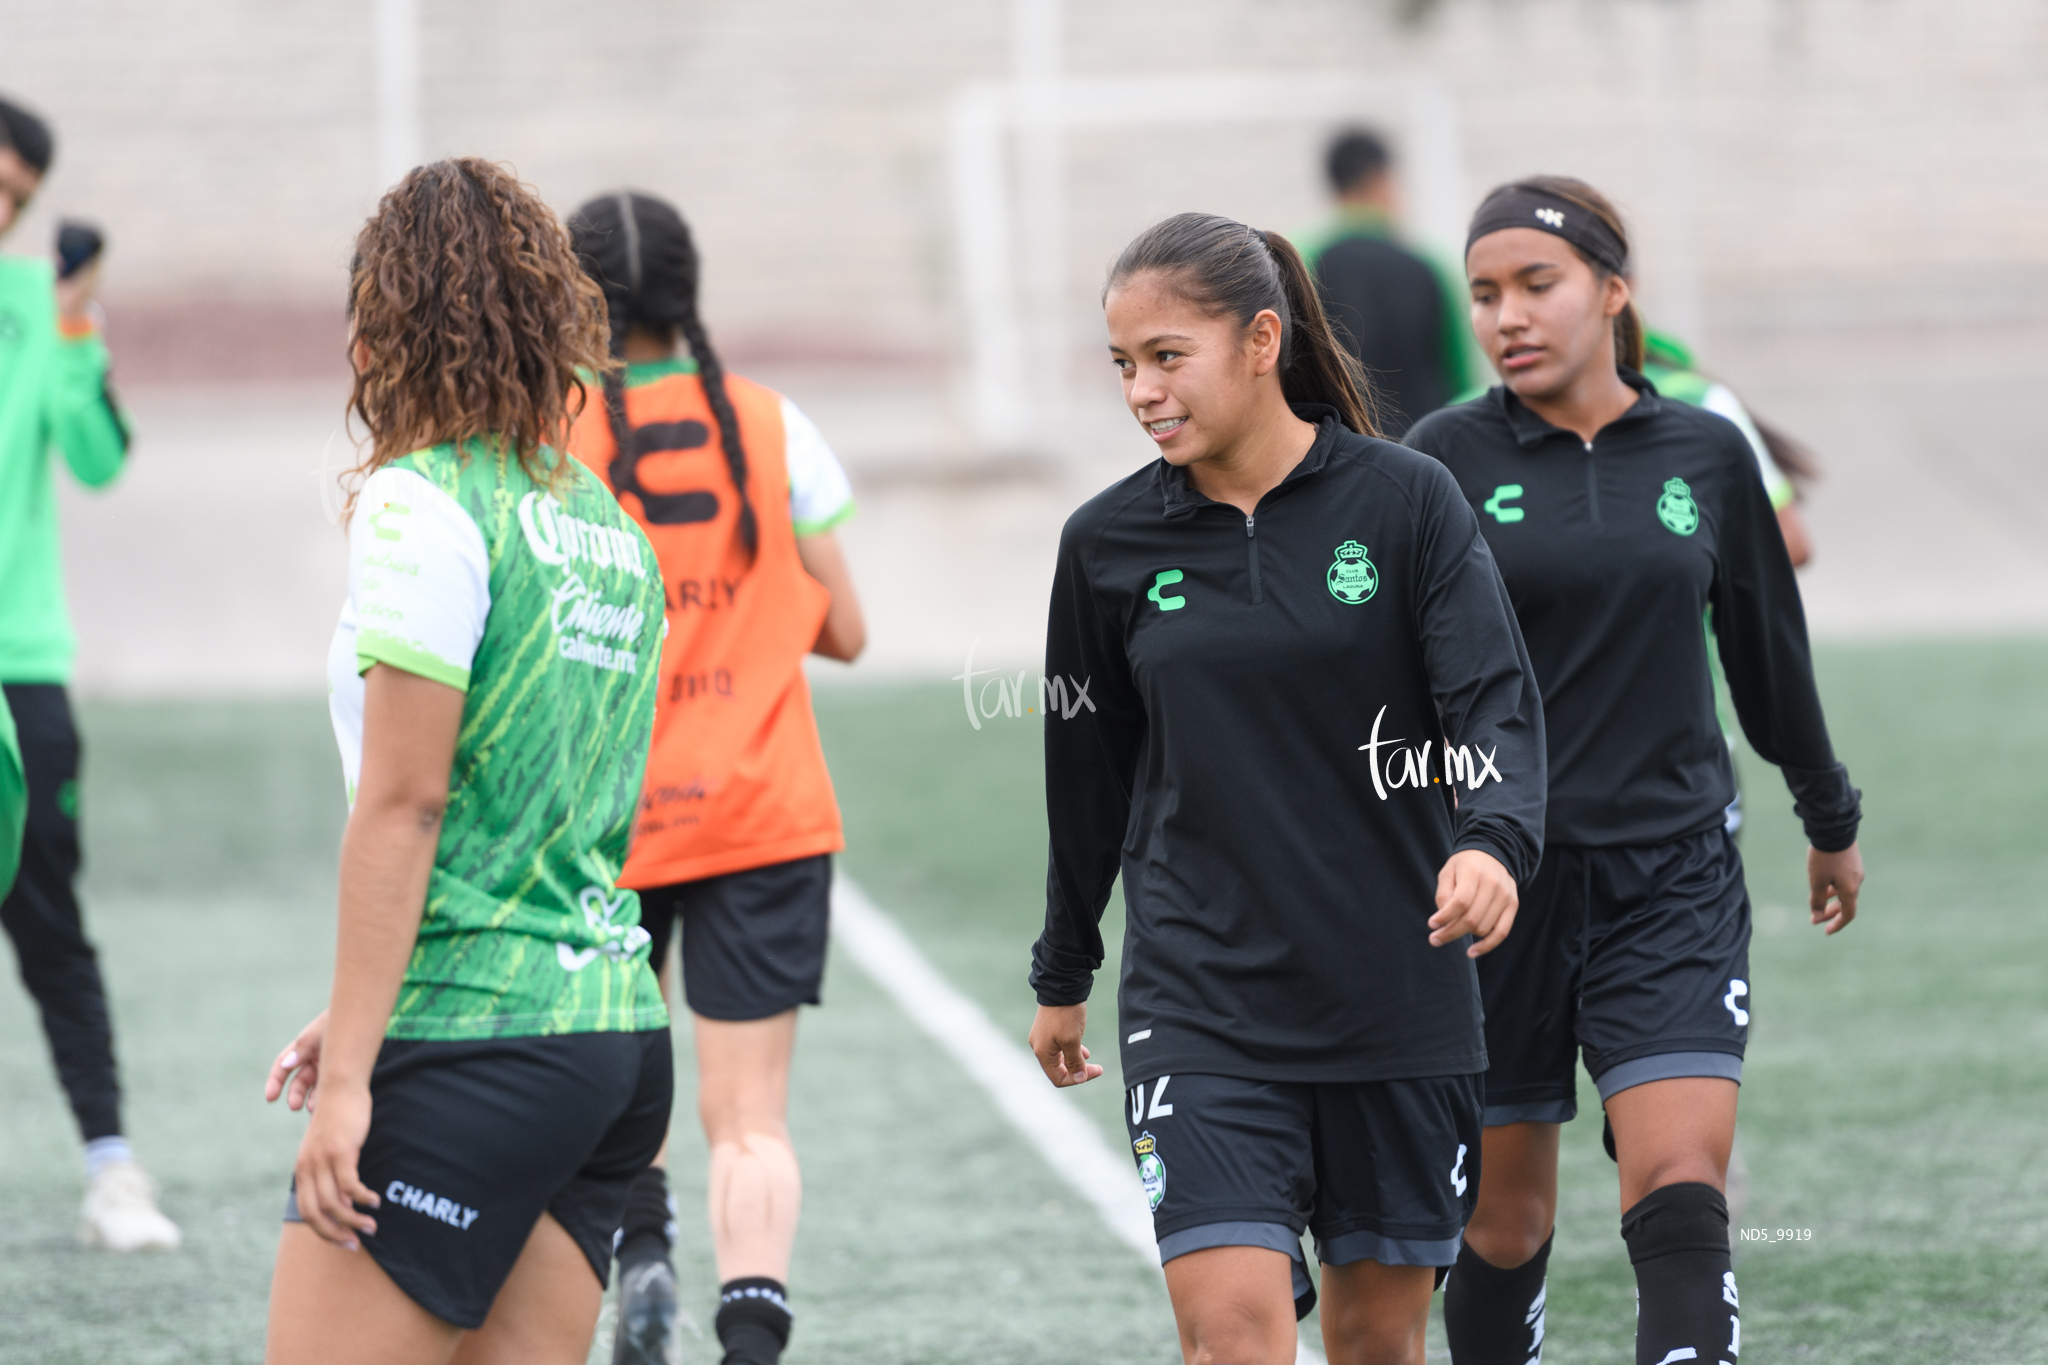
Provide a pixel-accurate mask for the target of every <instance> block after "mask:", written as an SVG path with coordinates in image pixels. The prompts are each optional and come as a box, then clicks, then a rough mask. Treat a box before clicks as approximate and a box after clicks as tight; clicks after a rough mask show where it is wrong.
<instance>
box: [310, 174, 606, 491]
mask: <svg viewBox="0 0 2048 1365" xmlns="http://www.w3.org/2000/svg"><path fill="white" fill-rule="evenodd" d="M349 319H350V322H351V341H350V346H349V353H350V359H351V361H352V362H353V363H354V366H355V388H354V390H353V392H351V393H350V394H349V411H350V412H351V413H352V414H353V415H354V416H356V417H359V418H361V419H362V422H363V425H364V426H365V427H367V428H368V429H369V432H370V453H369V454H368V456H366V457H365V458H364V460H363V463H362V464H361V465H360V466H359V467H358V469H357V471H356V472H357V473H359V474H368V473H370V472H371V471H373V470H375V469H377V468H378V467H380V466H382V465H384V464H387V463H389V462H390V461H392V460H394V459H397V458H398V457H399V456H401V455H404V454H406V453H407V452H409V451H413V450H418V449H420V448H421V447H423V446H432V445H440V444H443V443H445V442H456V443H458V444H459V443H463V442H469V441H480V442H483V443H484V444H485V445H486V446H487V447H488V448H491V449H495V450H504V451H509V452H510V453H512V454H514V455H516V456H517V457H518V460H519V462H520V464H521V465H522V466H523V467H524V468H525V469H526V472H527V473H528V474H530V475H531V476H532V477H533V478H534V479H535V480H536V481H538V482H542V483H551V482H552V481H553V478H554V476H555V474H556V472H557V471H558V470H559V469H560V467H561V466H560V462H559V461H553V462H550V460H549V459H548V458H547V457H546V456H545V455H543V454H542V448H543V447H553V448H554V449H556V450H561V449H563V448H564V446H565V441H566V437H567V434H568V426H569V423H570V421H571V420H573V419H574V417H575V415H576V414H577V412H579V411H580V410H581V409H582V406H583V401H584V389H583V383H582V381H581V379H580V378H579V376H578V371H579V370H581V371H584V372H588V373H594V374H598V375H603V374H606V373H608V372H609V371H610V370H611V369H612V368H613V367H614V366H615V365H616V363H617V362H615V361H614V360H612V358H611V356H610V354H609V351H610V347H609V344H608V326H609V324H608V322H607V319H606V310H605V301H604V295H603V293H601V292H600V291H599V290H598V288H597V286H596V285H594V284H592V283H591V281H590V277H589V276H587V275H585V274H584V273H583V269H582V267H581V266H580V265H579V264H578V263H577V260H576V253H575V251H574V249H573V248H572V247H571V246H570V244H569V235H568V233H567V232H566V231H565V230H564V229H563V227H562V224H561V222H560V220H559V219H557V218H556V217H555V215H554V212H553V211H552V210H550V209H549V208H548V206H547V205H546V204H544V203H542V202H541V199H540V196H539V195H538V194H536V193H535V192H534V191H533V189H532V188H531V187H529V186H526V185H523V184H521V183H520V182H519V181H518V179H517V178H516V177H515V176H514V175H513V174H512V173H511V171H510V170H508V169H507V168H505V167H503V166H498V165H495V164H493V163H491V162H489V161H483V160H480V159H478V158H475V157H461V158H457V159H455V160H450V161H436V162H434V163H432V164H431V165H426V166H420V167H417V168H416V169H414V170H413V171H412V172H411V173H410V174H408V175H407V176H406V177H405V179H403V180H401V181H399V182H398V184H397V186H396V187H394V188H393V189H392V190H391V191H390V192H389V193H387V194H386V195H385V196H384V199H383V202H381V203H379V204H378V205H377V212H376V213H375V214H373V215H372V216H371V218H370V221H369V222H367V223H365V224H364V225H363V230H362V232H361V233H359V234H358V235H357V237H356V254H355V259H354V261H353V262H352V263H351V264H350V267H349Z"/></svg>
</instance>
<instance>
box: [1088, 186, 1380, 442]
mask: <svg viewBox="0 0 2048 1365" xmlns="http://www.w3.org/2000/svg"><path fill="white" fill-rule="evenodd" d="M1147 273H1151V274H1157V275H1159V276H1160V277H1161V279H1162V280H1163V281H1164V282H1165V283H1166V284H1167V285H1168V286H1169V287H1170V288H1172V289H1173V290H1174V291H1175V292H1176V293H1178V294H1179V295H1180V296H1181V297H1182V298H1184V299H1186V300H1188V302H1190V303H1192V304H1194V305H1195V306H1196V307H1197V308H1200V309H1202V310H1203V311H1204V312H1207V313H1208V314H1210V315H1211V316H1212V317H1221V316H1225V315H1228V316H1229V317H1231V318H1233V319H1235V320H1236V322H1237V325H1238V326H1240V327H1250V326H1251V322H1252V319H1253V318H1255V317H1257V316H1258V315H1259V314H1260V313H1261V312H1263V311H1265V310H1267V309H1271V310H1272V311H1273V312H1274V313H1276V314H1277V315H1278V316H1279V318H1280V391H1281V392H1282V393H1284V394H1285V395H1286V396H1287V401H1288V402H1290V403H1327V404H1329V405H1330V406H1331V407H1333V408H1335V409H1336V410H1337V415H1338V416H1339V417H1341V418H1342V419H1343V421H1344V425H1345V426H1347V427H1350V428H1351V429H1352V430H1353V431H1355V432H1357V433H1358V434H1359V435H1361V436H1377V435H1379V428H1378V426H1377V425H1376V424H1375V423H1374V421H1373V402H1372V396H1371V395H1372V390H1371V387H1370V386H1369V385H1368V383H1367V382H1366V378H1365V371H1364V370H1363V369H1362V368H1361V367H1360V366H1359V363H1358V360H1357V358H1356V357H1355V356H1353V355H1352V354H1351V352H1349V351H1347V350H1346V349H1344V347H1342V346H1340V345H1338V344H1337V338H1336V336H1335V335H1334V334H1333V333H1332V332H1331V331H1330V320H1329V319H1328V318H1327V317H1325V316H1324V314H1323V302H1322V299H1321V298H1320V297H1318V296H1317V294H1316V287H1315V282H1314V281H1313V280H1311V279H1310V278H1309V273H1308V267H1307V266H1306V265H1304V264H1303V263H1302V259H1301V253H1300V252H1298V251H1296V250H1295V249H1294V244H1293V243H1292V242H1290V241H1288V240H1287V239H1286V238H1285V237H1282V236H1281V235H1280V234H1279V233H1277V232H1261V231H1259V230H1258V229H1257V228H1250V227H1246V226H1245V225H1244V224H1243V223H1239V222H1234V221H1232V220H1231V219H1228V218H1220V217H1218V216H1217V215H1215V214H1213V213H1182V214H1176V215H1175V216H1174V217H1172V218H1168V219H1167V220H1166V221H1165V222H1162V223H1154V224H1153V225H1152V226H1151V227H1149V228H1146V229H1145V230H1144V231H1143V232H1141V233H1139V234H1138V236H1137V237H1136V239H1134V240H1133V241H1132V242H1131V244H1130V245H1129V246H1127V247H1125V248H1124V250H1123V254H1122V255H1120V256H1118V257H1117V258H1116V264H1115V265H1113V266H1111V267H1110V268H1109V278H1108V280H1106V281H1105V282H1104V283H1103V286H1102V297H1103V301H1104V302H1105V303H1106V302H1108V300H1109V293H1110V291H1111V290H1112V289H1115V288H1116V287H1117V286H1118V285H1120V284H1122V283H1124V281H1126V280H1128V279H1130V278H1131V277H1132V276H1134V275H1143V274H1147Z"/></svg>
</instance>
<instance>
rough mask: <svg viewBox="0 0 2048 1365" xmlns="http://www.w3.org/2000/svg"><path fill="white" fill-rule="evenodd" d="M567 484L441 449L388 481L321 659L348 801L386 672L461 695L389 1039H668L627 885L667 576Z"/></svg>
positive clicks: (587, 494)
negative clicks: (643, 1032)
mask: <svg viewBox="0 0 2048 1365" xmlns="http://www.w3.org/2000/svg"><path fill="white" fill-rule="evenodd" d="M544 454H546V455H547V457H548V458H549V459H550V460H560V457H559V456H556V455H554V453H553V452H544ZM555 483H556V486H555V487H554V488H553V489H552V490H550V489H549V488H547V487H544V486H542V485H540V484H537V483H535V482H534V481H533V480H532V479H531V478H530V477H529V476H528V475H527V473H526V472H525V470H524V469H523V468H522V467H521V466H520V464H519V462H518V461H517V460H515V459H512V458H510V457H509V456H506V455H503V454H497V455H492V454H489V453H486V452H485V451H483V450H482V449H480V448H475V447H472V448H470V449H468V450H466V451H465V452H464V453H462V454H458V453H457V452H456V450H455V449H454V447H452V446H446V445H443V446H436V447H434V448H433V449H431V450H418V451H414V452H413V453H412V454H410V455H406V456H404V457H402V458H400V459H398V460H394V461H393V462H391V463H390V464H388V465H386V466H384V467H383V468H381V469H379V470H377V471H376V472H375V473H374V474H372V475H371V476H370V477H369V478H368V479H367V480H365V482H364V484H363V488H362V491H361V493H360V494H359V495H358V497H357V502H356V509H355V516H354V520H353V521H352V522H351V523H350V526H349V596H348V602H347V603H346V604H345V605H344V606H343V608H342V616H341V624H340V626H339V627H338V628H337V629H336V631H335V635H334V643H333V646H332V647H331V649H330V650H329V654H328V681H329V688H330V709H331V711H332V713H333V718H334V729H335V736H336V738H337V739H338V740H339V741H340V744H341V755H342V769H343V775H344V776H345V778H346V779H347V782H348V793H349V801H350V803H351V804H353V803H354V801H355V794H356V783H357V780H358V777H359V775H360V773H361V770H362V753H363V728H362V726H363V691H364V689H363V680H362V675H363V674H364V673H365V672H367V671H368V670H369V669H370V667H371V666H372V665H374V664H378V663H385V664H390V665H392V666H393V667H395V668H400V669H404V670H405V671H406V672H408V673H415V674H418V675H419V676H421V677H425V678H431V679H433V680H434V681H436V682H441V683H446V684H447V685H448V686H450V687H455V688H460V689H461V690H462V691H464V692H465V693H466V694H467V697H468V700H467V701H466V703H465V704H464V707H463V715H462V730H461V733H460V734H459V736H458V737H457V740H456V747H455V763H454V766H453V769H452V771H451V773H450V776H449V794H448V807H447V813H446V815H445V816H444V817H443V821H442V826H441V843H440V848H439V850H438V851H437V853H436V854H435V858H434V871H433V876H432V879H431V880H430V881H429V883H428V886H427V903H426V911H425V914H424V916H423V918H422V920H421V923H420V934H419V944H418V946H417V947H416V948H415V949H414V951H413V956H412V961H411V962H410V963H409V964H408V965H407V967H406V973H405V984H404V986H403V987H402V989H401V990H400V991H399V995H398V1004H397V1007H396V1008H395V1009H394V1010H393V1012H392V1018H391V1025H390V1030H389V1033H390V1036H392V1037H394V1038H435V1039H462V1038H489V1037H517V1036H530V1035H537V1034H555V1033H590V1032H606V1031H632V1030H640V1029H651V1028H659V1027H662V1026H663V1025H665V1024H666V1023H667V1020H668V1014H667V1011H666V1009H665V1008H664V1007H663V1005H662V1002H661V996H660V993H659V991H658V989H657V987H656V986H655V981H654V976H653V974H652V973H651V972H649V971H648V970H647V967H646V962H647V933H646V931H645V930H643V929H642V928H640V902H639V898H638V897H637V896H636V895H635V894H634V893H633V892H631V891H629V890H626V889H624V888H622V887H620V886H619V885H618V881H617V879H618V874H619V870H620V868H621V867H623V866H624V864H625V861H626V846H627V841H628V838H629V836H630V833H631V830H632V822H633V813H634V808H635V806H636V804H637V803H638V800H639V796H640V783H641V779H642V776H643V773H644V771H645V768H646V758H647V746H648V737H649V735H650V733H651V732H652V729H653V724H654V690H655V681H656V673H657V662H658V659H659V655H660V650H661V638H662V629H663V624H662V622H663V614H662V594H661V581H660V575H659V573H658V572H657V570H656V568H655V564H654V553H653V551H652V550H651V549H649V548H648V545H647V540H646V537H644V536H643V535H641V533H640V529H639V527H637V526H635V525H634V524H633V522H632V521H631V520H630V519H629V518H627V517H626V515H625V514H624V513H623V512H622V511H620V509H619V505H618V503H617V502H616V501H614V500H613V498H612V496H611V495H610V494H609V493H608V492H606V491H605V489H604V486H603V485H602V484H600V483H599V482H598V480H597V478H596V477H595V476H594V475H592V474H591V473H590V471H589V470H587V469H585V468H584V467H583V466H582V465H580V464H578V463H577V462H575V461H574V460H566V461H561V463H560V474H559V476H558V478H557V479H556V481H555Z"/></svg>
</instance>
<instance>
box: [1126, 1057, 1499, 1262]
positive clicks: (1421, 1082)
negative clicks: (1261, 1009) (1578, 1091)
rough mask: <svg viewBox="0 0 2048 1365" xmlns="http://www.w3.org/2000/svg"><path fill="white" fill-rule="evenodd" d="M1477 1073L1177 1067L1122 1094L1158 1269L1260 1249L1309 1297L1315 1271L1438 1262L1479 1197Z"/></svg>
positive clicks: (1452, 1247) (1448, 1256)
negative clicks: (1287, 1267)
mask: <svg viewBox="0 0 2048 1365" xmlns="http://www.w3.org/2000/svg"><path fill="white" fill-rule="evenodd" d="M1481 1094H1482V1091H1481V1084H1480V1078H1479V1077H1478V1076H1430V1077H1424V1078H1421V1079H1416V1080H1399V1081H1326V1082H1301V1081H1251V1080H1243V1079H1241V1078H1238V1077H1235V1076H1211V1075H1194V1074H1183V1073H1175V1074H1173V1075H1170V1076H1155V1077H1152V1078H1149V1079H1147V1080H1145V1081H1142V1082H1140V1083H1139V1084H1137V1085H1134V1086H1132V1087H1131V1088H1130V1091H1129V1093H1128V1094H1127V1095H1126V1096H1125V1105H1124V1119H1125V1121H1126V1123H1127V1125H1128V1126H1129V1128H1130V1133H1131V1151H1132V1155H1133V1156H1134V1157H1135V1158H1136V1159H1137V1163H1138V1178H1139V1180H1140V1182H1141V1183H1142V1184H1143V1185H1144V1187H1145V1194H1146V1197H1147V1198H1148V1199H1149V1200H1150V1201H1151V1204H1152V1229H1153V1232H1154V1234H1155V1235H1156V1236H1157V1237H1158V1239H1159V1259H1160V1262H1161V1263H1162V1264H1164V1263H1165V1262H1168V1261H1171V1260H1173V1259H1174V1258H1175V1257H1177V1256H1185V1255H1187V1254H1188V1253H1189V1252H1191V1251H1204V1250H1207V1249H1208V1248H1210V1247H1218V1246H1260V1247H1270V1248H1272V1249H1273V1250H1275V1251H1279V1252H1283V1253H1285V1254H1286V1255H1287V1256H1288V1257H1289V1258H1290V1259H1292V1260H1293V1261H1294V1263H1295V1265H1294V1290H1295V1297H1296V1298H1297V1299H1300V1298H1302V1296H1303V1295H1304V1293H1305V1292H1307V1290H1308V1285H1309V1281H1308V1275H1307V1268H1306V1266H1305V1265H1304V1264H1303V1260H1302V1252H1301V1234H1302V1232H1303V1230H1304V1229H1306V1230H1309V1231H1312V1232H1313V1233H1314V1234H1315V1238H1316V1257H1317V1259H1319V1260H1320V1261H1322V1262H1323V1263H1324V1264H1325V1265H1349V1264H1351V1263H1352V1262H1354V1261H1378V1262H1379V1263H1380V1264H1381V1265H1418V1266H1448V1265H1450V1264H1452V1263H1453V1262H1455V1261H1456V1260H1457V1259H1458V1241H1459V1238H1460V1236H1461V1235H1462V1234H1463V1232H1464V1228H1465V1223H1466V1220H1467V1219H1468V1218H1470V1217H1471V1214H1472V1205H1473V1201H1475V1200H1476V1199H1478V1197H1479V1127H1480V1122H1479V1120H1480V1110H1481V1108H1482V1104H1481Z"/></svg>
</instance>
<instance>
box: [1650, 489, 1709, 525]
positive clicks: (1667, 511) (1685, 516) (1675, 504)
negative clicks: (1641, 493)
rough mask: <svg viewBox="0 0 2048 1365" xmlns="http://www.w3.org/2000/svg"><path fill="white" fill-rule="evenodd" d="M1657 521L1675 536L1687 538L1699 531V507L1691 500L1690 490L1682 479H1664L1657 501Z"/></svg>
mask: <svg viewBox="0 0 2048 1365" xmlns="http://www.w3.org/2000/svg"><path fill="white" fill-rule="evenodd" d="M1657 520H1659V521H1661V522H1663V523H1664V525H1665V526H1666V527H1667V528H1668V529H1669V530H1670V531H1671V532H1672V533H1673V534H1675V535H1681V536H1689V535H1691V534H1692V533H1693V532H1694V531H1697V530H1699V529H1700V505H1699V504H1698V503H1696V502H1694V501H1693V500H1692V489H1690V488H1688V487H1686V483H1685V480H1684V479H1666V480H1665V481H1664V492H1663V495H1662V496H1661V497H1659V498H1658V499H1657Z"/></svg>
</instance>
